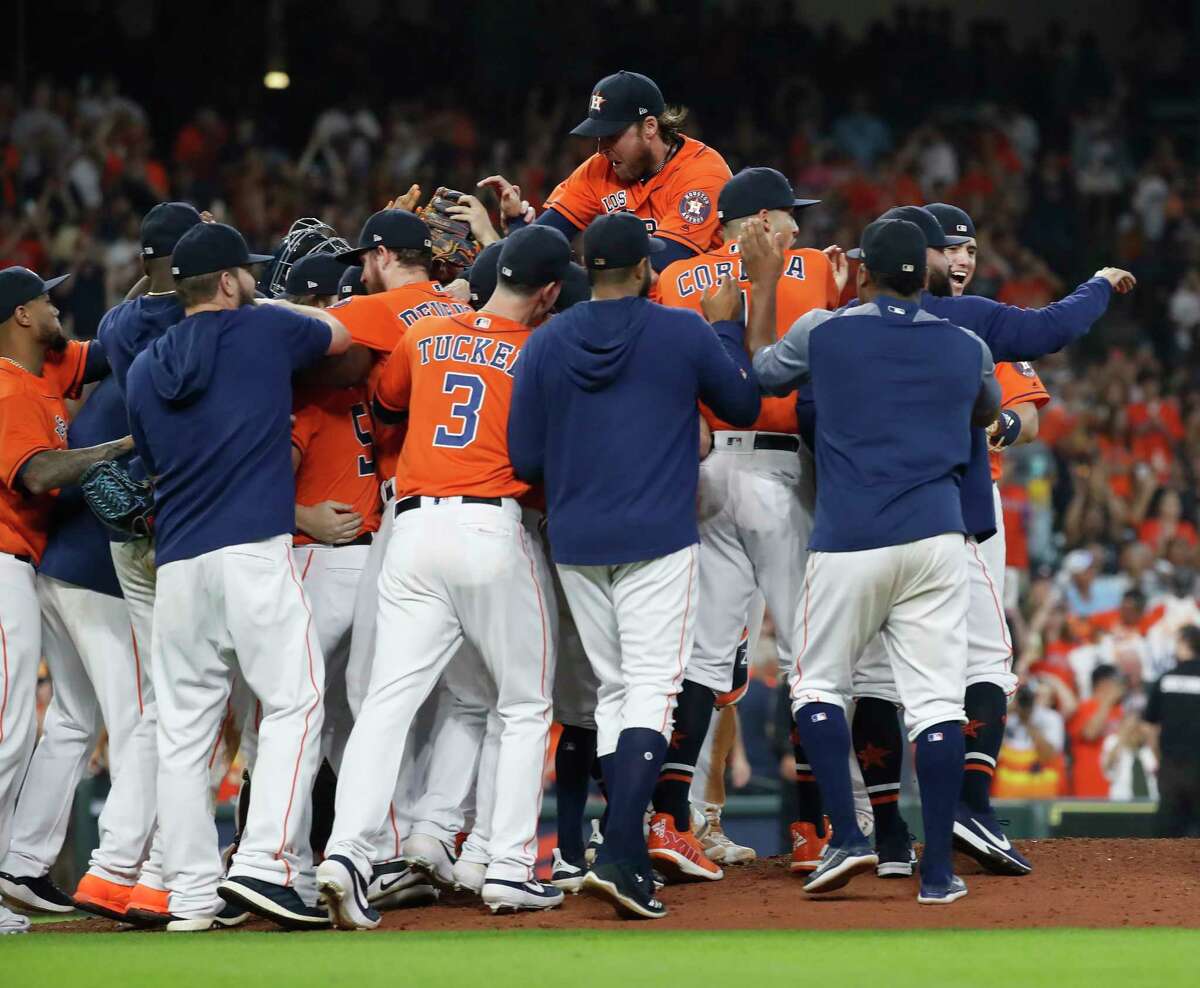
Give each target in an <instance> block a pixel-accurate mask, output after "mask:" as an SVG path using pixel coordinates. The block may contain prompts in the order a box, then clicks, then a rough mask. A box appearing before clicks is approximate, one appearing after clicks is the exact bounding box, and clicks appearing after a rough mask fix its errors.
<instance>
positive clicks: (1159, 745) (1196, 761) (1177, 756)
mask: <svg viewBox="0 0 1200 988" xmlns="http://www.w3.org/2000/svg"><path fill="white" fill-rule="evenodd" d="M1176 656H1177V658H1178V663H1177V664H1176V666H1175V668H1174V669H1172V670H1171V671H1170V672H1168V673H1167V674H1166V675H1165V676H1163V677H1162V678H1161V679H1160V680H1159V681H1158V682H1157V683H1155V685H1154V688H1153V689H1152V690H1151V691H1150V698H1149V700H1148V702H1147V704H1146V710H1145V713H1144V715H1143V716H1144V718H1145V721H1146V725H1147V729H1148V733H1149V737H1150V743H1151V745H1152V746H1153V747H1154V749H1155V750H1156V751H1157V752H1158V758H1159V769H1158V789H1159V800H1160V801H1159V835H1160V836H1162V837H1200V627H1198V626H1196V625H1189V626H1187V627H1185V628H1183V629H1181V630H1180V632H1179V638H1178V642H1177V646H1176Z"/></svg>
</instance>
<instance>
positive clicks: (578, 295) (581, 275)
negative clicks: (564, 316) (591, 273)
mask: <svg viewBox="0 0 1200 988" xmlns="http://www.w3.org/2000/svg"><path fill="white" fill-rule="evenodd" d="M591 297H592V283H591V281H589V280H588V273H587V268H585V267H584V266H583V265H582V264H576V263H575V262H574V261H572V262H571V266H570V267H569V268H567V274H566V277H565V278H563V283H562V290H561V291H560V292H559V293H558V301H557V302H555V303H554V311H555V312H566V311H567V309H569V308H571V306H573V305H577V304H578V303H580V302H587V301H589V300H590V299H591Z"/></svg>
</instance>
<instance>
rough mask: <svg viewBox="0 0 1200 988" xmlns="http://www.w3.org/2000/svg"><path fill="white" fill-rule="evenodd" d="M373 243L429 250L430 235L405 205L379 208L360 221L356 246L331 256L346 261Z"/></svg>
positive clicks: (360, 254) (423, 224) (356, 256)
mask: <svg viewBox="0 0 1200 988" xmlns="http://www.w3.org/2000/svg"><path fill="white" fill-rule="evenodd" d="M376 247H387V248H388V249H389V250H429V249H430V248H432V247H433V238H432V237H431V235H430V233H429V227H428V226H427V225H426V224H425V221H424V220H423V219H421V217H419V216H418V215H417V214H416V213H410V212H409V211H408V210H407V209H381V210H380V211H379V212H378V213H375V214H374V215H373V216H371V217H370V219H368V220H367V222H366V223H364V224H363V228H362V233H361V234H359V237H358V246H357V247H355V248H353V249H352V250H344V251H342V252H341V253H340V254H335V255H334V256H335V257H337V259H338V260H339V261H341V262H342V263H343V264H350V263H352V262H354V261H357V260H358V259H359V258H360V257H362V255H363V254H365V253H366V252H367V251H369V250H374V249H375V248H376Z"/></svg>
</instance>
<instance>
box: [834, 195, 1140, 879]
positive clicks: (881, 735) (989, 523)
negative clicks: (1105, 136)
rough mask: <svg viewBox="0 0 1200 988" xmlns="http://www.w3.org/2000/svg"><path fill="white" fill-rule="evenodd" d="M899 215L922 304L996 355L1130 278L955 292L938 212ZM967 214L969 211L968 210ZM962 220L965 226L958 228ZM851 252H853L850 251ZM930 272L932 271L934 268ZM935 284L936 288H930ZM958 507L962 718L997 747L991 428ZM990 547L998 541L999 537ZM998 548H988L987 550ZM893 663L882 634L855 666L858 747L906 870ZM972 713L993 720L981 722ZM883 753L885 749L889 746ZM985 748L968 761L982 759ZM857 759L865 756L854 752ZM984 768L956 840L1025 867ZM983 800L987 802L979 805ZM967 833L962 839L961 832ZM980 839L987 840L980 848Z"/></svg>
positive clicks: (996, 863)
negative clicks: (908, 233)
mask: <svg viewBox="0 0 1200 988" xmlns="http://www.w3.org/2000/svg"><path fill="white" fill-rule="evenodd" d="M893 215H905V216H907V217H909V218H912V219H913V220H914V221H916V222H917V223H918V225H920V226H921V227H922V229H923V231H924V232H925V234H926V238H927V241H928V244H929V247H928V250H927V263H928V265H929V267H930V271H931V277H930V290H929V291H927V292H926V293H925V294H924V295H923V296H922V301H921V304H922V307H923V308H924V309H925V310H926V311H928V312H931V313H932V314H935V315H938V316H940V317H942V318H946V319H949V320H950V321H951V322H954V323H955V324H957V325H961V326H964V327H966V328H967V329H969V330H971V331H973V332H975V333H976V334H977V335H978V336H979V337H980V338H981V339H983V340H984V342H985V343H987V344H988V346H989V348H990V349H991V351H992V354H993V357H994V358H995V359H996V360H1000V361H1006V362H1013V361H1022V360H1026V359H1031V358H1035V357H1038V356H1042V355H1044V354H1046V353H1050V352H1053V351H1054V350H1055V349H1059V348H1061V347H1062V346H1064V345H1066V344H1067V343H1069V342H1071V341H1072V340H1073V339H1075V338H1077V337H1078V336H1080V335H1082V333H1084V332H1086V331H1087V329H1088V328H1090V326H1091V325H1092V323H1093V322H1094V321H1095V320H1096V319H1097V318H1098V317H1099V316H1100V315H1102V314H1103V312H1104V310H1105V309H1106V308H1107V305H1108V301H1109V299H1110V298H1111V296H1112V293H1113V292H1114V291H1117V292H1125V291H1129V290H1131V289H1132V288H1133V286H1134V284H1135V281H1134V278H1133V276H1132V275H1130V274H1129V273H1128V272H1125V271H1121V270H1119V269H1116V268H1104V269H1102V270H1100V271H1098V272H1097V273H1096V276H1095V277H1093V278H1091V279H1089V280H1088V281H1087V282H1085V283H1084V284H1083V285H1081V286H1080V287H1079V288H1078V289H1076V291H1075V292H1074V293H1073V294H1072V295H1070V296H1068V297H1067V298H1065V299H1063V300H1062V301H1060V302H1056V303H1054V304H1053V305H1050V306H1047V307H1046V308H1044V309H1021V308H1017V307H1015V306H1005V305H1001V304H1000V303H998V302H995V301H993V300H991V299H986V298H982V297H980V296H973V295H972V296H968V295H962V296H955V295H952V294H951V286H952V282H951V279H950V277H949V274H950V261H949V258H948V257H947V253H946V245H945V241H947V240H950V239H951V235H950V234H947V232H946V229H945V228H944V226H943V224H942V222H939V220H938V219H937V217H936V216H935V215H934V214H933V213H931V212H930V211H929V210H928V209H924V208H921V207H914V206H907V207H899V208H897V209H894V210H890V211H889V212H888V213H885V214H884V216H893ZM964 215H965V214H964ZM951 225H952V226H953V227H954V234H953V237H954V238H956V239H957V240H959V241H961V243H960V244H958V245H955V244H950V245H949V247H950V248H951V249H953V248H954V247H955V246H961V247H964V248H967V249H968V250H969V247H968V245H969V241H970V240H971V239H973V238H971V237H970V236H969V234H971V233H972V232H973V230H974V225H973V224H967V223H963V222H962V217H961V216H959V217H957V218H954V221H953V223H952V224H951ZM958 226H966V227H967V229H966V231H963V232H960V231H958V229H957V227H958ZM852 254H853V252H851V256H852ZM933 272H936V277H935V276H934V274H933ZM935 290H936V291H940V292H941V293H942V294H940V295H938V294H935V293H934V292H935ZM962 496H963V516H964V519H965V520H966V524H967V526H968V530H969V531H970V533H971V536H972V537H971V538H970V539H968V540H967V570H968V573H969V574H970V598H971V605H970V607H969V610H968V622H967V641H968V660H967V662H968V682H969V683H970V684H971V687H972V688H971V689H970V690H969V691H968V697H969V699H968V700H967V704H968V710H967V718H968V725H969V728H968V730H969V732H971V733H975V734H980V733H982V734H983V735H984V736H983V737H982V738H971V741H972V742H973V751H974V752H975V753H977V754H978V755H984V756H986V758H994V757H995V756H994V755H992V754H990V753H989V752H990V749H991V747H992V746H993V745H994V746H996V749H997V751H998V746H999V744H1000V740H1001V738H1002V736H1003V718H1004V716H1005V711H1006V707H1007V702H1006V699H1005V694H1006V693H1007V692H1011V690H1012V689H1013V688H1015V685H1016V683H1015V678H1014V677H1013V676H1012V672H1011V659H1012V650H1011V644H1010V642H1009V640H1008V629H1007V625H1006V622H1005V619H1004V612H1003V604H1002V597H1001V596H1000V595H999V593H998V588H999V587H1000V586H1001V584H1000V582H999V581H998V578H997V576H996V574H995V572H993V571H992V569H991V567H990V565H989V560H988V558H987V553H988V551H989V550H987V549H986V548H985V547H986V546H987V545H988V543H989V542H992V541H993V540H995V539H996V535H995V534H994V533H995V532H996V530H997V528H998V527H999V524H1000V521H999V518H1000V517H1001V516H1000V515H999V513H998V511H997V509H996V501H995V485H994V484H993V482H992V476H991V468H990V465H989V462H988V437H987V436H986V435H985V434H984V432H983V430H975V432H974V434H973V438H972V453H971V461H970V464H969V466H968V469H967V473H966V476H965V477H964V478H963V484H962ZM996 549H998V550H1000V551H1002V550H1003V546H1002V544H1001V543H999V542H997V546H996ZM993 551H994V550H993ZM889 669H890V664H889V662H888V658H887V656H886V654H885V650H884V646H883V643H881V642H878V641H877V642H874V643H872V644H871V645H870V646H869V647H868V649H867V651H866V653H865V654H864V655H863V656H862V658H861V660H860V661H859V663H858V665H857V666H856V669H855V682H854V692H855V695H856V696H857V697H858V698H859V702H858V704H857V708H856V711H855V717H854V731H855V744H856V748H857V749H858V750H859V751H860V752H862V751H866V752H867V753H868V756H867V758H866V759H865V761H869V762H871V763H872V764H871V765H870V766H869V767H868V766H866V765H864V769H863V771H864V775H868V774H869V775H870V776H871V778H870V779H869V780H868V783H867V784H868V786H869V788H870V789H871V790H872V792H871V796H872V803H873V804H874V810H875V817H876V828H875V836H876V845H877V848H878V850H879V853H880V872H881V874H891V875H905V874H912V861H913V855H912V851H911V846H910V843H909V839H908V831H907V827H906V826H905V825H904V822H903V820H902V819H901V818H900V816H899V813H898V806H897V801H898V794H899V788H900V757H899V756H900V750H901V747H902V745H901V742H900V738H899V735H898V728H897V726H896V717H895V703H896V700H897V696H896V692H895V688H894V686H893V685H892V681H891V677H890V674H889ZM976 722H981V723H982V724H983V725H988V724H990V725H994V726H993V727H992V728H989V729H986V730H983V729H981V727H980V725H979V724H977V723H976ZM884 753H887V754H886V755H885V754H884ZM986 758H981V757H976V758H973V759H972V761H973V762H974V763H976V764H981V765H986V764H987V761H986ZM860 761H863V760H861V759H860ZM975 775H980V777H981V778H986V772H982V773H980V770H979V769H972V770H971V772H970V773H968V775H967V779H968V781H967V782H965V788H966V791H968V792H970V793H972V797H971V799H972V803H973V804H974V805H972V806H960V807H959V811H958V812H957V815H956V834H957V835H958V837H957V843H958V845H959V846H960V847H965V846H971V847H972V848H973V850H974V855H975V856H977V857H981V858H987V860H988V863H989V865H988V866H989V868H990V869H991V870H995V871H999V872H1000V873H1004V874H1024V873H1026V872H1027V871H1028V870H1029V867H1030V866H1029V863H1028V862H1027V861H1026V860H1025V859H1024V857H1023V856H1022V855H1021V854H1020V852H1019V851H1016V849H1015V848H1013V847H1012V845H1011V842H1010V841H1009V840H1008V838H1007V837H1006V836H1005V835H1004V833H1003V830H1002V828H1001V826H1000V824H999V823H998V821H997V820H996V819H995V815H994V814H993V813H991V812H990V806H988V805H987V802H986V796H983V797H982V798H980V796H979V790H980V789H981V788H982V787H981V786H980V785H979V783H978V782H976V781H975V779H973V778H972V776H975ZM985 807H986V812H985ZM968 833H969V834H970V836H971V837H972V840H970V841H968V840H967V834H968ZM985 845H986V849H985Z"/></svg>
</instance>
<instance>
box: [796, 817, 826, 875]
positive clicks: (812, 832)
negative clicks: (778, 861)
mask: <svg viewBox="0 0 1200 988" xmlns="http://www.w3.org/2000/svg"><path fill="white" fill-rule="evenodd" d="M832 836H833V828H832V827H831V826H829V817H826V818H825V836H824V837H818V836H817V825H816V824H815V823H803V822H796V823H793V824H792V861H791V864H789V865H788V869H789V870H790V871H794V872H799V873H807V872H811V871H816V870H817V865H819V864H820V863H821V854H822V853H823V852H824V850H825V847H826V845H828V843H829V838H830V837H832Z"/></svg>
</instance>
